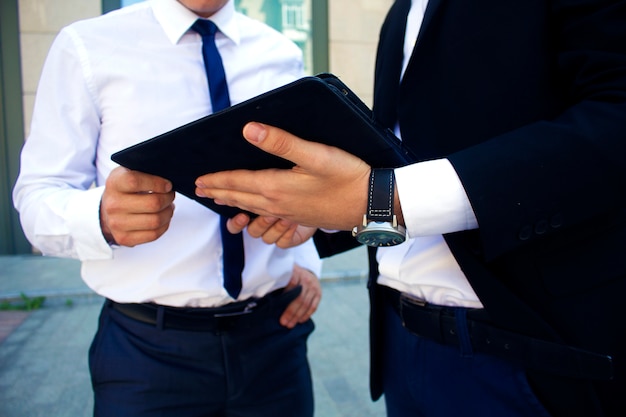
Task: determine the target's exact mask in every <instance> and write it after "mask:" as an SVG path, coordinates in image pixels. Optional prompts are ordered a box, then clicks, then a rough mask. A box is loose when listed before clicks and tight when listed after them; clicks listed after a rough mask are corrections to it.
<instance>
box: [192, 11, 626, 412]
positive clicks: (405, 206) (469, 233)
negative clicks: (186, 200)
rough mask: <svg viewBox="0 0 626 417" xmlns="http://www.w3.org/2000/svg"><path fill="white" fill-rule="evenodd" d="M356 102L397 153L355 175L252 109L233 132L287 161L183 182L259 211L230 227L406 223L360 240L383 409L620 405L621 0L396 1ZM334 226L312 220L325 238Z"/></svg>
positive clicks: (624, 67) (625, 99)
mask: <svg viewBox="0 0 626 417" xmlns="http://www.w3.org/2000/svg"><path fill="white" fill-rule="evenodd" d="M407 16H408V18H407ZM415 39H416V41H415V42H414V40H415ZM374 113H375V116H376V118H377V119H378V121H379V122H381V123H383V124H384V125H386V126H388V127H390V128H395V129H396V132H397V134H398V135H399V136H400V137H401V138H402V140H403V143H404V144H405V145H406V146H407V147H408V148H410V149H411V150H412V151H413V152H414V153H415V154H416V155H417V156H418V160H417V161H416V163H415V164H412V165H409V166H406V167H402V168H397V169H395V170H375V171H372V172H374V173H375V174H376V176H375V177H373V178H370V166H369V165H368V164H366V163H364V162H363V161H361V160H359V159H358V158H356V157H354V156H352V155H349V154H347V153H345V152H343V151H341V150H338V149H336V148H331V147H326V146H323V145H319V144H315V143H311V142H306V141H303V140H301V139H299V138H296V137H294V136H293V135H290V134H288V133H287V132H283V131H281V130H279V129H276V128H273V127H269V126H263V125H259V124H256V123H253V124H250V125H248V126H246V128H245V129H244V135H245V136H246V138H247V139H248V140H249V141H250V142H251V143H253V144H255V145H257V146H259V147H260V148H261V149H264V150H266V151H268V152H270V153H274V154H276V155H279V156H282V157H284V158H286V159H289V160H291V161H293V162H295V163H296V164H297V167H296V168H294V169H292V170H283V171H276V170H269V171H265V172H254V173H252V172H247V171H234V172H229V173H220V174H214V175H208V176H204V177H201V178H199V180H198V183H197V185H198V190H197V193H198V195H201V196H206V197H210V198H215V199H216V200H218V201H220V202H221V203H224V204H229V205H236V206H239V207H241V208H243V209H246V210H250V211H253V212H256V213H259V214H261V215H263V216H267V217H268V219H267V220H268V221H267V222H266V228H265V229H263V228H261V227H260V226H259V225H260V224H262V222H261V221H257V222H255V223H253V224H252V225H251V226H250V227H249V230H250V229H253V230H252V232H253V233H254V234H256V235H257V236H263V238H264V240H266V241H278V242H279V243H280V244H282V245H285V246H286V245H290V244H293V243H296V241H297V240H298V239H295V238H293V236H294V233H293V232H294V231H295V230H302V229H296V228H295V226H294V225H293V224H292V223H290V222H293V223H298V224H302V225H308V226H316V227H320V228H324V229H336V230H346V231H347V230H350V229H352V227H353V226H355V225H360V226H359V227H357V228H356V229H357V230H356V232H357V233H356V234H357V238H359V240H360V241H362V242H366V243H369V244H372V245H377V244H378V245H393V244H395V243H397V242H398V241H401V240H402V239H403V237H402V234H403V232H404V229H403V227H406V230H407V231H408V235H409V237H410V238H408V239H407V241H406V242H405V243H402V244H400V245H397V246H390V247H384V248H380V249H379V250H378V251H377V254H376V257H374V256H371V258H372V261H373V262H372V266H373V268H372V279H371V280H370V290H371V296H372V332H371V338H372V344H371V349H372V370H371V372H372V385H371V388H372V395H373V398H374V399H377V398H378V397H380V395H381V394H382V393H383V392H384V393H385V400H386V403H387V410H388V415H389V416H408V415H410V416H413V415H424V416H452V415H463V416H486V415H494V416H540V415H541V416H563V417H565V416H568V417H571V416H581V417H583V416H584V417H595V416H624V415H626V321H625V320H624V317H625V316H624V314H623V308H622V307H621V305H622V300H623V296H624V294H626V256H625V249H626V161H625V157H626V1H617V0H576V1H573V0H527V1H511V0H485V1H482V2H462V1H454V0H430V1H428V2H426V1H421V0H413V1H412V2H411V1H410V0H396V2H395V3H394V4H393V6H392V8H391V10H390V12H389V14H388V16H387V18H386V20H385V22H384V25H383V27H382V31H381V37H380V43H379V49H378V57H377V64H376V76H375V97H374ZM394 174H395V178H394ZM394 179H395V184H394ZM381 185H382V186H381ZM389 202H393V204H392V205H391V206H389ZM370 209H376V210H378V211H375V210H370ZM394 211H395V216H396V220H397V224H396V223H394V220H393V214H394ZM364 213H366V214H367V216H366V220H365V222H363V221H362V220H361V219H362V218H363V215H364ZM271 216H273V217H275V218H282V219H285V220H283V221H280V222H276V223H273V224H272V218H271ZM234 220H235V224H238V225H239V227H242V226H243V225H245V223H246V219H245V218H241V217H240V218H235V219H234ZM361 223H363V224H361ZM378 226H381V227H380V228H382V229H383V230H382V231H380V230H374V231H373V232H372V230H371V229H372V228H377V227H378ZM380 228H379V229H380ZM369 232H372V233H370V234H369V235H368V233H369ZM295 236H298V237H301V236H302V235H301V234H296V235H295ZM352 239H353V238H352V237H351V236H349V234H347V233H335V234H321V233H318V234H317V235H316V241H317V244H318V249H319V250H320V251H321V252H322V253H323V254H325V255H330V254H333V253H335V252H337V251H339V250H342V249H346V248H348V247H351V246H353V240H352ZM372 254H373V251H372Z"/></svg>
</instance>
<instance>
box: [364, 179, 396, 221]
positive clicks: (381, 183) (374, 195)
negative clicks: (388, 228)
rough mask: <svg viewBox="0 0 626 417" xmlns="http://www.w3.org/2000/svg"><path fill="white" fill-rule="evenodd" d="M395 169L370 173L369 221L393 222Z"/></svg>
mask: <svg viewBox="0 0 626 417" xmlns="http://www.w3.org/2000/svg"><path fill="white" fill-rule="evenodd" d="M394 180H395V177H394V173H393V169H390V168H380V169H373V168H372V170H371V173H370V186H369V196H368V203H367V219H368V221H375V222H392V221H393V202H394V191H395V184H394Z"/></svg>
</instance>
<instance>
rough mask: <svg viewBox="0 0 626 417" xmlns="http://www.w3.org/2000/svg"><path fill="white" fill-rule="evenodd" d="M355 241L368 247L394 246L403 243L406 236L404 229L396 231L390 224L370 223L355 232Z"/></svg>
mask: <svg viewBox="0 0 626 417" xmlns="http://www.w3.org/2000/svg"><path fill="white" fill-rule="evenodd" d="M399 228H402V226H399ZM356 240H357V241H358V242H359V243H362V244H364V245H368V246H394V245H399V244H400V243H402V242H404V241H405V240H406V235H405V233H404V228H402V229H401V230H398V229H396V228H394V227H393V226H392V225H391V223H387V222H384V223H383V222H371V223H368V225H367V226H365V227H364V228H362V229H360V230H359V231H357V233H356Z"/></svg>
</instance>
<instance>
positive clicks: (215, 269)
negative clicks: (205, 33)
mask: <svg viewBox="0 0 626 417" xmlns="http://www.w3.org/2000/svg"><path fill="white" fill-rule="evenodd" d="M199 17H201V18H204V19H210V20H211V21H212V22H214V23H215V24H216V25H217V27H218V29H219V32H218V33H217V34H216V35H215V43H216V45H217V49H218V51H219V54H220V55H221V58H222V61H223V63H224V72H225V74H226V79H227V81H228V91H229V95H230V102H231V104H236V103H238V102H241V101H243V100H245V99H248V98H250V97H253V96H256V95H258V94H261V93H263V92H265V91H267V90H270V89H272V88H275V87H278V86H280V85H283V84H286V83H288V82H291V81H293V80H294V79H296V78H298V77H300V76H301V75H302V57H301V52H300V50H299V49H298V48H297V47H296V46H295V45H294V44H293V43H292V42H290V41H288V40H287V39H286V38H285V37H283V36H282V35H280V34H279V33H277V32H276V31H274V30H273V29H270V28H269V27H267V26H265V25H264V24H261V23H259V22H257V21H253V20H251V19H249V18H247V17H245V16H243V15H241V14H240V13H237V12H236V11H235V9H234V4H233V1H230V0H197V1H192V0H179V1H175V0H153V1H149V2H144V3H140V4H137V5H134V6H130V7H127V8H124V9H121V10H118V11H115V12H112V13H109V14H107V15H104V16H100V17H98V18H95V19H89V20H86V21H81V22H76V23H74V24H72V25H70V26H68V27H66V28H64V29H63V30H62V31H61V32H60V34H59V35H58V37H57V38H56V40H55V42H54V44H53V45H52V47H51V49H50V52H49V55H48V58H47V60H46V63H45V66H44V69H43V72H42V76H41V81H40V83H39V88H38V92H37V100H36V103H35V109H34V115H33V122H32V128H31V133H30V136H29V137H28V139H27V141H26V144H25V146H24V149H23V152H22V162H21V172H20V175H19V178H18V180H17V183H16V186H15V189H14V201H15V206H16V208H17V209H18V211H19V212H20V218H21V221H22V225H23V227H24V231H25V233H26V235H27V237H28V238H29V240H30V241H31V243H32V244H33V245H34V246H35V247H36V248H38V249H39V250H40V251H41V252H42V253H43V254H44V255H48V256H61V257H72V258H77V259H80V260H81V261H82V276H83V279H84V280H85V282H86V283H87V284H88V285H89V286H90V287H91V288H92V289H93V290H94V291H95V292H96V293H98V294H100V295H102V296H104V297H105V298H106V299H107V301H106V303H105V306H104V307H103V311H102V315H101V318H100V326H99V329H98V333H97V335H96V336H95V339H94V342H93V344H92V347H91V350H90V369H91V373H92V381H93V386H94V392H95V414H96V415H98V416H116V417H119V416H130V415H132V416H138V415H142V416H148V415H155V416H156V415H159V416H163V415H171V416H177V417H178V416H186V415H189V416H191V415H207V416H213V415H215V416H217V415H220V416H223V415H237V416H275V415H291V416H294V417H301V416H311V415H312V410H313V400H312V387H311V377H310V371H309V368H308V363H307V359H306V340H307V337H308V335H309V334H310V333H311V331H312V330H313V324H312V322H311V320H310V319H309V318H310V316H311V314H312V313H313V312H314V311H315V309H316V307H317V305H318V303H319V299H320V296H321V289H320V285H319V281H318V278H317V276H319V274H320V271H321V261H320V259H319V256H318V255H317V252H316V251H315V248H314V247H313V243H312V242H308V243H306V244H305V245H304V246H302V247H298V248H293V249H281V248H279V247H277V246H276V245H269V244H265V243H263V242H262V241H259V240H257V239H253V238H251V237H250V236H249V235H248V234H247V233H244V234H243V245H244V253H245V269H244V270H243V272H242V274H241V278H242V288H241V291H240V293H239V294H238V295H231V294H230V293H229V292H228V291H227V290H226V289H225V288H224V283H223V282H222V281H223V272H222V267H223V260H222V251H223V250H222V239H221V235H220V226H219V222H220V220H219V216H218V215H217V214H216V213H214V212H212V211H210V210H208V209H207V208H205V207H203V206H202V205H200V204H198V203H196V202H194V201H193V200H191V199H188V198H186V197H184V196H182V195H175V193H174V192H173V191H172V190H171V184H170V183H169V182H168V181H167V180H165V179H163V178H158V177H154V176H150V175H147V174H143V173H139V172H133V171H129V170H127V169H125V168H122V167H116V165H115V164H114V163H113V162H112V161H111V160H110V155H111V154H112V153H114V152H116V151H118V150H121V149H123V148H126V147H128V146H130V145H133V144H135V143H138V142H140V141H143V140H146V139H149V138H151V137H153V136H156V135H158V134H161V133H164V132H166V131H168V130H171V129H174V128H176V127H178V126H180V125H183V124H185V123H188V122H191V121H193V120H196V119H198V118H200V117H203V116H206V115H207V114H209V113H211V112H212V111H213V110H212V104H211V100H210V98H209V86H208V81H207V75H206V73H205V67H204V63H203V55H202V39H201V37H200V35H199V34H198V33H196V32H194V31H193V30H190V28H191V26H192V25H193V24H194V22H195V21H196V20H197V19H198V18H199ZM174 206H175V207H174Z"/></svg>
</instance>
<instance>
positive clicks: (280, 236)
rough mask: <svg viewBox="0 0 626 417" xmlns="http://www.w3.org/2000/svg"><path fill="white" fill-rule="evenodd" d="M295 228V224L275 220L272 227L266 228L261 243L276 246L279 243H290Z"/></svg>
mask: <svg viewBox="0 0 626 417" xmlns="http://www.w3.org/2000/svg"><path fill="white" fill-rule="evenodd" d="M297 227H298V225H297V224H296V223H292V222H289V221H287V220H277V221H276V222H274V224H273V225H272V227H270V228H268V229H267V230H266V231H265V233H263V236H262V237H263V242H265V243H267V244H273V243H276V244H277V243H278V242H279V241H287V242H291V238H292V237H293V235H294V233H295V230H296V228H297ZM292 246H293V245H292ZM283 249H284V248H283Z"/></svg>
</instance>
